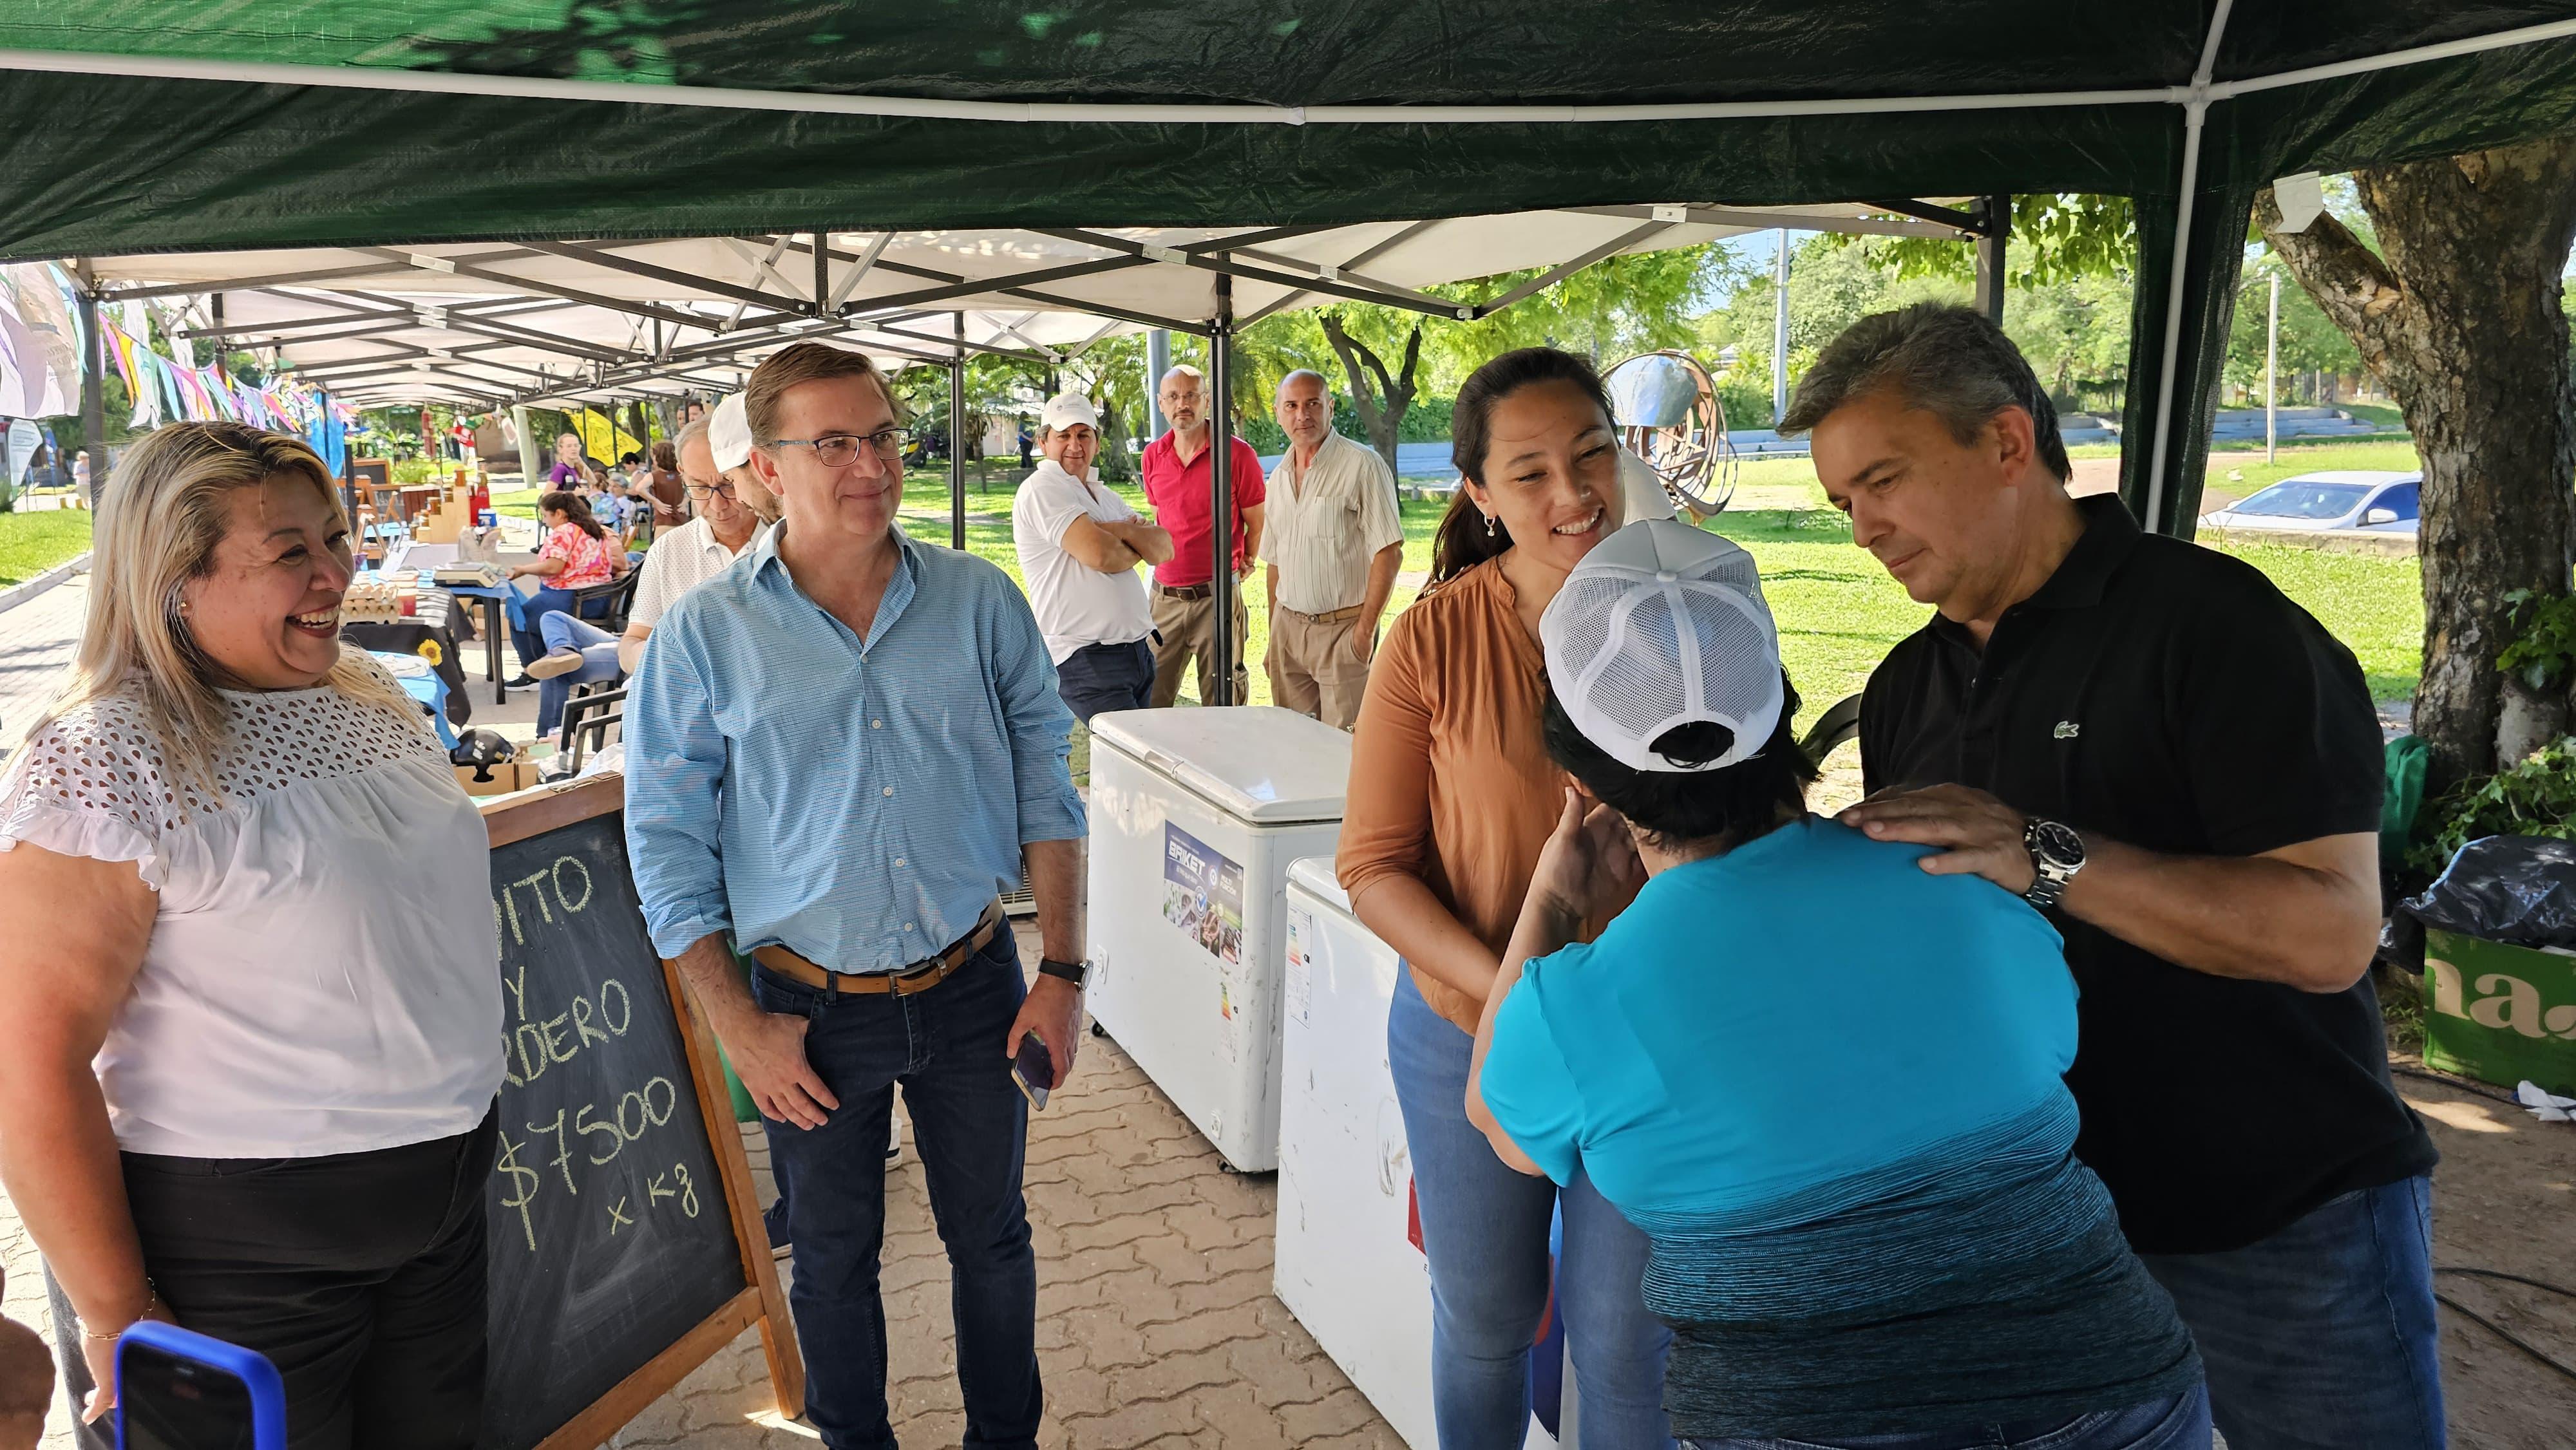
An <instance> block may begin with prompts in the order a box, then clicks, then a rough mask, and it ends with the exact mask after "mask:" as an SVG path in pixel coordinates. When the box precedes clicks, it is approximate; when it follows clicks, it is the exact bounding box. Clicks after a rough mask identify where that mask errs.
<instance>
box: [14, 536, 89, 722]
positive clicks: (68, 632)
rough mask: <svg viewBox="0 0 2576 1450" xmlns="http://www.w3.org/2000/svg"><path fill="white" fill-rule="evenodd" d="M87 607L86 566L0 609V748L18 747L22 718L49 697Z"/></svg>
mask: <svg viewBox="0 0 2576 1450" xmlns="http://www.w3.org/2000/svg"><path fill="white" fill-rule="evenodd" d="M88 612H89V573H88V571H87V570H83V571H82V572H80V573H78V574H74V575H72V576H71V577H70V578H68V579H66V580H64V581H63V582H62V583H60V584H57V585H55V586H54V587H53V588H51V589H48V590H46V591H45V592H44V593H42V594H39V595H37V596H36V597H35V598H33V599H30V600H28V601H27V602H26V603H24V604H21V605H19V606H18V607H17V608H15V609H10V610H0V753H6V752H8V751H12V750H15V749H17V748H18V742H19V741H21V740H23V739H25V738H26V735H27V723H28V722H29V721H30V720H32V719H34V718H35V715H36V712H37V711H38V710H41V709H43V708H44V707H45V702H46V701H48V700H50V699H52V698H53V693H54V688H55V686H56V684H58V683H59V680H58V676H59V675H60V674H61V673H62V668H63V666H65V665H67V664H69V663H71V658H72V646H73V645H74V644H76V643H77V642H78V641H79V639H80V629H81V620H82V619H83V618H84V617H85V616H86V615H87V614H88Z"/></svg>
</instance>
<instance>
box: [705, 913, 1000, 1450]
mask: <svg viewBox="0 0 2576 1450" xmlns="http://www.w3.org/2000/svg"><path fill="white" fill-rule="evenodd" d="M751 992H752V998H753V1000H754V1001H756V1002H758V1003H759V1004H760V1007H761V1009H762V1010H763V1011H767V1012H792V1013H796V1014H797V1015H799V1016H802V1017H804V1018H805V1019H806V1020H807V1022H808V1024H809V1025H808V1026H807V1028H806V1032H805V1056H806V1059H807V1061H809V1062H811V1063H812V1064H813V1067H814V1071H815V1073H816V1074H817V1075H819V1076H820V1077H821V1078H822V1079H823V1082H824V1084H825V1085H826V1086H828V1087H830V1088H831V1090H832V1094H833V1096H834V1097H837V1098H838V1099H840V1103H841V1105H840V1106H839V1107H837V1108H835V1109H833V1110H832V1113H831V1116H830V1117H829V1118H828V1119H827V1120H826V1121H825V1122H824V1124H823V1126H822V1127H819V1128H814V1129H810V1130H809V1129H804V1128H797V1127H792V1126H789V1125H788V1124H785V1123H778V1122H772V1121H770V1120H768V1119H763V1120H762V1122H761V1127H762V1128H764V1129H766V1130H767V1131H768V1134H769V1152H770V1159H771V1162H772V1163H774V1164H775V1165H776V1167H777V1170H778V1173H779V1176H780V1181H781V1182H782V1183H792V1184H793V1185H795V1192H794V1193H793V1194H792V1195H790V1197H789V1202H788V1234H789V1236H790V1238H791V1239H792V1240H793V1241H794V1243H795V1245H796V1282H795V1286H794V1288H793V1289H791V1290H790V1291H789V1295H788V1302H789V1304H790V1306H791V1307H792V1308H793V1309H794V1310H795V1312H796V1333H797V1337H798V1338H800V1339H801V1340H803V1341H804V1349H805V1366H806V1376H807V1378H806V1388H805V1417H806V1418H807V1419H808V1420H810V1421H812V1422H813V1425H814V1428H815V1429H817V1430H819V1431H821V1432H822V1436H823V1442H824V1443H825V1444H826V1445H829V1446H832V1447H833V1450H893V1447H894V1444H895V1438H894V1429H893V1427H892V1426H891V1425H889V1424H888V1423H887V1420H886V1399H885V1373H886V1329H885V1305H884V1303H883V1301H882V1300H881V1299H880V1298H879V1297H878V1293H877V1251H878V1248H879V1247H880V1245H881V1244H882V1243H883V1241H884V1238H885V1145H886V1129H887V1125H888V1123H889V1121H890V1118H889V1115H890V1114H891V1113H892V1112H893V1111H894V1089H895V1084H897V1083H901V1084H903V1100H904V1104H905V1106H906V1108H907V1109H908V1110H909V1111H910V1112H911V1114H912V1130H913V1140H914V1142H915V1143H916V1144H917V1145H918V1146H919V1148H920V1151H921V1170H922V1175H923V1178H924V1181H925V1182H926V1184H927V1185H928V1187H929V1189H930V1211H931V1215H932V1217H933V1218H934V1219H936V1220H937V1222H938V1225H939V1238H940V1242H941V1243H942V1244H944V1245H946V1246H947V1249H948V1267H949V1278H950V1296H949V1305H950V1311H951V1313H952V1314H954V1316H955V1318H956V1324H957V1385H958V1389H959V1390H960V1391H961V1392H962V1394H963V1396H964V1399H965V1404H966V1434H965V1440H964V1443H965V1444H966V1445H968V1446H971V1447H978V1450H981V1447H988V1446H990V1447H1008V1450H1034V1447H1035V1446H1036V1444H1037V1433H1038V1415H1039V1411H1040V1409H1041V1408H1042V1407H1043V1405H1044V1403H1045V1397H1044V1392H1043V1391H1042V1390H1041V1388H1040V1387H1039V1384H1038V1352H1037V1300H1038V1274H1037V1256H1036V1254H1035V1253H1034V1252H1033V1251H1032V1250H1031V1248H1030V1246H1029V1219H1028V1205H1027V1202H1026V1200H1025V1199H1023V1198H1022V1197H1021V1194H1020V1170H1021V1167H1022V1163H1023V1157H1024V1154H1025V1151H1026V1148H1027V1139H1028V1104H1027V1103H1026V1101H1025V1100H1023V1099H1022V1098H1021V1097H1020V1090H1019V1089H1018V1088H1017V1087H1016V1086H1014V1085H1013V1084H1012V1082H1011V1060H1010V1058H1008V1057H1006V1056H1004V1055H1003V1052H1002V1039H1003V1037H1004V1035H1005V1034H1007V1033H1008V1032H1009V1031H1010V1030H1011V1022H1012V1020H1013V1019H1014V1018H1016V1017H1017V1016H1018V1015H1019V1010H1020V999H1021V998H1022V997H1024V996H1026V995H1027V987H1026V985H1025V984H1024V983H1023V981H1022V980H1021V977H1020V958H1019V950H1018V947H1017V945H1016V944H1015V943H1014V942H1013V941H1012V939H1011V934H1010V932H1008V931H1000V932H996V933H994V935H993V941H992V944H991V945H989V946H987V947H986V948H985V949H984V950H983V951H982V952H980V953H978V954H976V956H975V957H974V959H973V960H972V961H970V962H969V963H967V965H966V966H965V967H963V968H961V969H960V970H959V971H958V972H957V973H956V974H955V975H954V976H951V977H950V978H949V979H948V980H946V981H944V982H941V983H940V984H939V985H938V986H936V987H933V988H931V989H930V990H928V991H926V992H922V993H920V994H918V995H916V996H911V997H898V996H894V995H892V994H884V995H879V994H874V993H870V994H860V993H855V992H842V993H838V994H829V993H826V992H824V991H822V990H821V989H819V988H815V987H808V986H805V985H804V984H802V983H800V982H795V981H791V980H789V979H788V978H785V977H781V976H779V975H777V974H775V973H773V972H771V971H769V970H768V969H767V968H765V967H764V968H759V969H756V970H755V971H753V973H752V980H751Z"/></svg>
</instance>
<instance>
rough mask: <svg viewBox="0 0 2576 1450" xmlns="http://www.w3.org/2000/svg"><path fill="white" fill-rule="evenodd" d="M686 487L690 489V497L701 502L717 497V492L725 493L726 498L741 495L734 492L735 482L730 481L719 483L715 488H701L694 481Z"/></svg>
mask: <svg viewBox="0 0 2576 1450" xmlns="http://www.w3.org/2000/svg"><path fill="white" fill-rule="evenodd" d="M686 487H687V488H688V490H689V497H691V498H693V499H696V500H697V501H698V502H700V503H705V502H706V501H707V500H708V499H711V498H713V497H715V496H716V495H717V494H723V495H724V496H725V497H726V498H740V497H741V495H740V494H738V493H735V492H734V487H733V484H732V483H731V482H730V481H728V482H725V483H719V484H717V485H716V486H715V487H713V488H700V487H698V486H697V485H696V484H694V483H692V484H688V485H686Z"/></svg>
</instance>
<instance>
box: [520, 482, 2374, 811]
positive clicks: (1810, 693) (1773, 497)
mask: <svg viewBox="0 0 2576 1450" xmlns="http://www.w3.org/2000/svg"><path fill="white" fill-rule="evenodd" d="M2390 448H2391V446H2390V445H2384V444H2361V445H2354V444H2343V445H2339V446H2338V447H2336V448H2334V449H2318V450H2313V451H2311V452H2310V453H2309V454H2308V455H2307V456H2306V457H2304V458H2303V459H2302V460H2301V462H2300V463H2299V464H2296V465H2282V467H2283V471H2284V472H2285V473H2286V472H2290V471H2296V470H2297V469H2299V468H2319V467H2336V468H2397V467H2406V466H2411V465H2410V464H2408V463H2407V462H2405V461H2404V458H2411V454H2406V453H2405V449H2404V445H2395V451H2396V452H2397V453H2399V454H2401V455H2404V457H2403V458H2400V459H2399V460H2398V461H2388V454H2389V452H2390ZM2326 457H2331V458H2332V459H2333V461H2332V462H2324V461H2316V460H2319V459H2322V458H2326ZM2220 476H2223V470H2222V471H2221V473H2219V474H2214V475H2213V478H2212V482H2213V483H2215V482H2216V481H2217V479H2218V477H2220ZM1118 491H1119V492H1120V493H1121V494H1122V495H1124V496H1125V497H1126V499H1127V501H1128V503H1129V504H1130V505H1132V506H1133V507H1135V508H1136V509H1137V511H1138V512H1140V513H1146V512H1149V511H1148V510H1147V509H1146V507H1145V500H1144V496H1143V494H1142V493H1141V492H1140V491H1139V490H1138V489H1137V488H1135V487H1134V486H1133V485H1125V486H1121V487H1120V488H1119V490H1118ZM1736 496H1737V498H1738V500H1739V501H1741V503H1742V504H1743V505H1744V506H1743V507H1739V508H1735V509H1730V510H1729V511H1728V512H1726V513H1724V514H1721V515H1720V516H1718V518H1717V519H1715V520H1714V521H1712V523H1711V525H1710V527H1712V528H1714V529H1715V530H1716V531H1717V532H1719V533H1721V534H1724V535H1726V536H1727V537H1728V538H1731V539H1733V540H1735V541H1736V542H1737V543H1739V544H1742V545H1743V546H1744V547H1745V548H1746V549H1747V550H1749V551H1751V552H1752V554H1753V557H1754V559H1755V561H1756V562H1758V563H1759V564H1760V565H1761V567H1762V578H1763V586H1764V590H1765V593H1766V595H1767V596H1768V598H1769V600H1770V603H1771V609H1772V613H1773V615H1774V616H1775V617H1776V618H1777V619H1778V621H1779V625H1780V647H1781V655H1782V657H1783V660H1784V662H1785V663H1786V664H1787V665H1788V667H1789V673H1790V677H1791V678H1792V679H1794V680H1795V681H1796V682H1797V685H1798V690H1799V693H1800V695H1801V696H1802V697H1803V699H1804V708H1803V709H1802V710H1801V712H1800V715H1799V724H1800V725H1801V726H1802V727H1803V726H1804V725H1805V724H1806V723H1808V722H1809V721H1812V720H1813V719H1814V718H1815V717H1816V716H1817V715H1818V714H1820V713H1822V712H1823V711H1824V710H1825V709H1827V708H1828V707H1830V706H1831V705H1833V703H1834V702H1835V701H1837V700H1840V699H1841V698H1843V697H1844V696H1846V695H1850V694H1854V693H1857V692H1858V691H1859V689H1860V688H1861V686H1862V684H1863V683H1864V682H1866V681H1867V680H1868V678H1869V672H1870V670H1871V669H1873V668H1874V667H1876V665H1877V664H1878V661H1879V660H1880V659H1881V658H1883V657H1884V656H1885V655H1886V654H1887V651H1888V650H1889V648H1890V647H1892V646H1893V645H1894V644H1895V643H1896V642H1897V641H1898V640H1900V639H1903V638H1904V637H1905V636H1907V635H1909V634H1911V633H1913V632H1914V631H1915V630H1917V629H1919V628H1921V627H1922V625H1923V622H1924V620H1925V619H1927V618H1929V617H1930V614H1931V611H1930V610H1928V609H1926V608H1924V607H1923V606H1922V605H1919V604H1916V603H1915V602H1914V601H1913V600H1911V599H1909V598H1907V597H1906V594H1905V591H1904V590H1903V589H1902V588H1900V587H1899V586H1898V585H1897V583H1896V581H1894V580H1893V579H1890V578H1888V577H1887V573H1886V571H1885V570H1883V569H1881V568H1879V566H1878V563H1877V561H1875V560H1873V559H1872V558H1870V557H1869V555H1868V554H1866V553H1864V552H1862V551H1861V550H1860V549H1858V548H1856V547H1854V546H1853V544H1852V542H1851V531H1850V529H1849V528H1848V527H1847V526H1846V525H1845V523H1844V522H1843V519H1842V516H1841V515H1839V514H1837V513H1835V512H1834V511H1833V510H1831V509H1830V508H1827V507H1826V506H1825V502H1824V492H1823V490H1822V489H1821V488H1819V487H1818V486H1817V485H1816V481H1815V472H1814V470H1813V469H1812V468H1811V467H1810V466H1809V465H1808V464H1807V463H1806V461H1805V460H1803V459H1769V460H1763V461H1760V462H1754V463H1747V464H1745V465H1744V467H1743V469H1742V471H1741V473H1740V474H1739V477H1738V481H1737V494H1736ZM535 497H536V496H535V494H534V493H533V492H530V493H527V494H524V495H511V494H504V495H497V496H496V497H495V498H494V500H493V502H494V506H495V507H500V508H510V507H511V505H512V504H514V503H519V502H520V501H521V500H524V505H523V506H522V507H520V508H515V509H512V511H513V512H522V513H524V512H526V510H527V509H528V508H532V507H533V506H534V502H535ZM1755 505H1759V506H1758V507H1756V506H1755ZM1447 506H1448V505H1447V501H1446V500H1445V499H1442V498H1436V497H1435V498H1431V499H1422V500H1412V501H1408V502H1406V503H1405V504H1404V506H1403V518H1404V570H1405V573H1406V574H1407V575H1408V576H1418V575H1420V574H1421V573H1423V572H1425V571H1427V570H1428V569H1429V568H1430V567H1431V535H1432V531H1433V529H1434V528H1436V527H1437V526H1438V524H1439V521H1440V515H1441V513H1442V511H1443V510H1444V509H1446V508H1447ZM966 515H967V527H966V547H967V549H968V551H969V552H972V553H974V554H976V555H979V556H981V557H983V558H986V559H989V560H991V561H992V562H993V563H995V564H996V565H999V566H1000V567H1001V568H1002V570H1003V571H1004V572H1005V573H1007V574H1009V575H1010V576H1011V577H1012V578H1013V579H1014V580H1018V579H1020V561H1019V555H1018V553H1017V551H1016V550H1014V549H1013V548H1012V545H1011V495H1010V494H1009V493H1008V492H1006V491H1005V490H1004V489H1003V488H1002V487H1001V484H1000V480H999V479H998V478H997V479H996V480H995V484H994V486H993V487H992V488H991V489H990V490H989V491H986V492H983V493H978V492H976V491H975V489H974V487H973V485H972V484H971V482H970V484H969V486H968V489H967V493H966ZM902 518H903V524H904V527H905V529H906V530H908V531H909V532H910V533H912V534H913V536H914V537H916V538H920V539H924V540H928V541H932V542H937V543H943V544H944V543H946V542H947V541H948V537H949V532H948V478H947V474H946V473H945V472H935V471H926V470H915V471H913V472H912V473H911V474H909V475H908V476H907V478H906V479H905V490H904V507H903V512H902ZM2226 551H2227V552H2229V553H2232V554H2235V555H2237V556H2238V557H2240V558H2243V559H2246V560H2247V561H2249V562H2251V563H2252V564H2254V565H2255V567H2257V568H2259V569H2261V570H2263V571H2264V572H2265V573H2266V574H2268V575H2270V576H2271V577H2272V579H2273V580H2274V581H2275V582H2276V583H2278V584H2279V585H2280V586H2281V588H2282V590H2283V591H2284V592H2285V593H2287V594H2288V595H2289V596H2290V597H2291V598H2292V599H2294V600H2297V601H2298V602H2299V604H2300V605H2302V606H2303V607H2305V608H2306V609H2307V610H2308V611H2309V612H2310V613H2312V614H2314V615H2316V616H2317V618H2318V619H2319V620H2321V621H2322V622H2324V624H2325V625H2326V627H2327V628H2328V629H2329V630H2331V631H2333V633H2334V634H2335V636H2336V638H2338V639H2341V640H2342V641H2343V642H2344V643H2345V645H2347V646H2348V647H2349V648H2351V650H2352V651H2353V653H2354V654H2355V655H2356V656H2358V657H2359V659H2360V660H2361V665H2362V668H2363V670H2364V671H2365V672H2367V673H2368V675H2369V677H2370V686H2371V692H2372V694H2373V695H2374V696H2375V697H2377V698H2379V699H2382V700H2391V699H2404V698H2406V697H2407V696H2409V695H2411V694H2412V693H2413V692H2414V687H2415V676H2416V673H2417V670H2418V668H2419V664H2420V658H2421V652H2422V639H2423V628H2424V605H2423V584H2422V574H2421V572H2420V570H2419V569H2418V568H2417V566H2416V563H2415V561H2414V560H2412V559H2385V558H2378V557H2372V556H2363V555H2350V554H2325V553H2318V552H2314V551H2311V550H2306V549H2295V548H2284V547H2278V546H2271V547H2264V546H2233V545H2231V546H2228V548H2227V550H2226ZM1022 582H1025V581H1022ZM1415 593H1416V590H1415V589H1414V588H1413V587H1411V586H1410V585H1408V584H1399V585H1398V587H1397V589H1396V595H1395V599H1394V601H1393V604H1392V609H1391V611H1390V615H1391V614H1392V612H1393V611H1400V610H1402V609H1403V608H1404V607H1405V606H1406V605H1409V604H1411V603H1412V602H1413V598H1414V595H1415ZM1248 594H1249V597H1248V598H1247V600H1246V612H1247V613H1248V615H1249V616H1250V628H1249V629H1248V631H1247V639H1246V641H1245V651H1244V658H1245V660H1246V661H1247V663H1249V664H1250V666H1251V676H1252V703H1254V704H1268V703H1269V702H1270V682H1269V681H1268V680H1267V679H1266V678H1264V677H1263V674H1262V670H1261V667H1260V663H1259V662H1260V659H1261V656H1262V651H1263V650H1264V648H1266V646H1267V644H1268V641H1269V635H1270V609H1269V601H1268V600H1267V599H1266V598H1265V597H1264V592H1263V590H1262V589H1261V587H1260V586H1259V585H1257V584H1256V585H1255V586H1254V587H1252V588H1251V589H1250V590H1249V591H1248ZM1181 695H1182V698H1183V699H1184V700H1191V701H1195V699H1196V696H1197V686H1196V683H1195V681H1194V680H1193V681H1192V682H1190V683H1187V684H1185V685H1184V686H1183V687H1182V692H1181ZM1086 744H1087V742H1084V741H1080V740H1077V741H1076V745H1075V749H1076V751H1077V756H1078V757H1079V756H1080V755H1081V754H1083V753H1084V746H1085V745H1086ZM1079 763H1080V760H1079V758H1078V759H1077V764H1079Z"/></svg>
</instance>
